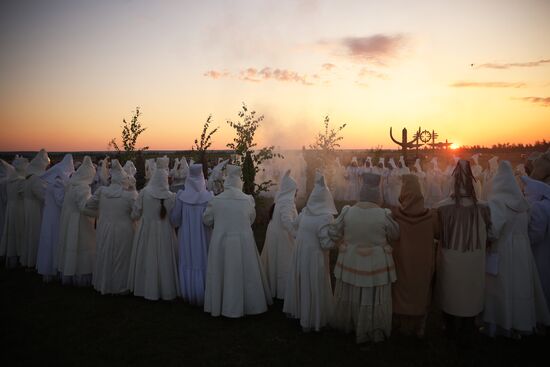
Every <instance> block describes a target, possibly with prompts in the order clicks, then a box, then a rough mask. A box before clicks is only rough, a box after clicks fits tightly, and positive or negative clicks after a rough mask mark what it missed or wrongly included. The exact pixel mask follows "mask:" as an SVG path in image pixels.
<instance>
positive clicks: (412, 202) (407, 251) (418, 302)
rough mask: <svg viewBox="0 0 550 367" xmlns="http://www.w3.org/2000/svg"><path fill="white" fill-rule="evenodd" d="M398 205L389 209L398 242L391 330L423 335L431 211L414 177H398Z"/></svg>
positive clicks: (431, 265)
mask: <svg viewBox="0 0 550 367" xmlns="http://www.w3.org/2000/svg"><path fill="white" fill-rule="evenodd" d="M402 181H403V185H402V187H401V196H400V197H399V202H400V203H401V207H399V208H395V209H394V210H393V217H394V219H395V220H396V221H397V223H399V229H400V239H399V240H398V241H396V242H394V243H393V244H392V246H393V257H394V260H395V267H396V269H395V271H396V274H397V281H396V282H395V283H393V285H392V298H393V314H394V315H393V318H394V328H395V329H396V330H398V331H401V332H403V333H405V334H409V333H414V334H416V335H417V336H419V337H422V336H424V327H425V324H426V315H427V313H428V307H429V305H430V300H431V295H432V278H433V274H434V269H435V245H434V238H435V236H436V231H437V215H436V213H435V211H431V210H430V209H426V208H425V206H424V197H423V196H422V192H421V190H420V183H419V182H418V177H416V176H415V175H412V174H405V175H403V176H402Z"/></svg>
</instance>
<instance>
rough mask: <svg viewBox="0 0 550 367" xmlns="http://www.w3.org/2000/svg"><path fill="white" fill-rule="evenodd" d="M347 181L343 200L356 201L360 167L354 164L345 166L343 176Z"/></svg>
mask: <svg viewBox="0 0 550 367" xmlns="http://www.w3.org/2000/svg"><path fill="white" fill-rule="evenodd" d="M344 177H345V179H346V182H347V188H346V194H345V195H344V200H347V201H356V200H358V199H359V190H360V189H361V168H359V167H358V166H357V164H355V165H351V166H348V167H347V168H346V175H345V176H344Z"/></svg>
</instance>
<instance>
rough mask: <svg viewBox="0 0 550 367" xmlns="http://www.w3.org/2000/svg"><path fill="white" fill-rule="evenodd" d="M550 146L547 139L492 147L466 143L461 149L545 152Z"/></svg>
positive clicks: (498, 144)
mask: <svg viewBox="0 0 550 367" xmlns="http://www.w3.org/2000/svg"><path fill="white" fill-rule="evenodd" d="M549 148H550V141H547V140H546V139H542V140H537V141H535V142H534V143H532V144H523V143H519V144H513V143H512V144H511V143H497V144H493V145H491V146H490V147H488V146H485V145H464V146H462V147H461V148H460V149H461V150H463V151H472V152H499V151H500V152H510V151H512V152H531V151H540V152H545V151H546V150H548V149H549Z"/></svg>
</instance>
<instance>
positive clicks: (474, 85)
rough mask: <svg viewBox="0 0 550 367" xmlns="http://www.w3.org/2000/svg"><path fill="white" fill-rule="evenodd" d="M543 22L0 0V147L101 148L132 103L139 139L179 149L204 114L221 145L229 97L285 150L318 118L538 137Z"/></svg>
mask: <svg viewBox="0 0 550 367" xmlns="http://www.w3.org/2000/svg"><path fill="white" fill-rule="evenodd" d="M549 19H550V1H548V0H482V1H480V0H460V1H458V0H457V1H445V0H430V1H427V0H426V1H421V0H419V1H410V0H408V1H406V0H403V1H393V0H384V1H382V0H380V1H368V0H356V1H347V0H340V1H336V0H333V1H328V0H327V1H322V0H319V1H315V0H278V1H261V0H232V1H208V0H203V1H168V0H166V1H164V0H159V1H153V0H150V1H144V0H142V1H137V0H136V1H133V0H127V1H116V0H96V1H92V0H89V1H85V0H41V1H39V0H36V1H30V0H15V1H12V0H2V1H1V2H0V50H1V51H0V128H1V134H0V151H5V150H36V149H39V148H41V147H44V148H46V149H47V150H49V151H60V150H61V151H65V150H105V149H107V143H108V141H109V140H110V139H111V138H113V137H117V138H118V139H120V138H119V136H120V125H121V123H122V118H124V117H126V118H130V117H131V114H132V111H133V110H134V109H135V107H136V106H140V107H141V110H142V112H143V118H142V122H143V124H144V125H145V126H146V127H147V131H146V132H145V133H144V134H143V135H142V137H141V139H140V142H139V143H140V145H149V146H150V148H151V149H190V147H191V145H192V142H193V140H194V138H195V137H197V136H199V134H200V131H201V128H202V124H203V123H204V121H205V120H206V118H207V117H208V115H209V114H212V115H213V119H214V124H215V125H219V126H220V127H221V129H220V132H219V133H218V134H217V135H215V138H214V146H213V148H218V149H223V148H225V144H226V143H228V142H229V141H230V140H231V139H232V136H233V131H232V130H231V128H230V127H229V126H228V125H227V124H226V120H227V119H234V118H236V117H237V112H238V110H239V108H240V105H241V103H242V102H246V103H247V105H248V106H249V107H250V108H251V109H254V110H256V111H257V112H258V113H263V114H264V115H265V120H264V125H263V126H262V128H261V130H260V131H259V132H258V134H259V135H260V136H259V142H260V144H261V145H262V144H275V145H278V146H281V147H283V148H300V147H301V146H302V145H307V144H309V143H311V142H312V140H313V136H314V134H315V132H316V131H318V130H319V129H320V128H321V125H322V121H323V118H324V116H325V115H329V116H330V118H331V122H332V123H333V124H334V125H336V124H342V123H347V124H348V126H347V127H346V129H345V130H344V133H343V136H344V140H343V144H342V147H343V148H371V147H374V146H377V145H383V146H385V147H395V145H394V144H392V143H391V141H390V139H389V137H388V131H389V128H390V126H393V127H394V130H397V135H400V133H399V131H400V130H401V128H403V127H408V128H409V130H410V131H414V130H416V129H417V128H418V126H419V125H421V126H422V127H423V128H427V129H429V130H431V129H435V130H437V131H438V132H439V134H440V137H441V138H442V139H443V140H444V139H446V138H447V139H449V141H454V142H457V143H459V144H466V145H474V144H485V145H490V144H493V143H497V142H512V143H519V142H523V143H528V142H533V141H534V140H536V139H542V138H546V139H549V138H550V21H549ZM472 64H473V65H472Z"/></svg>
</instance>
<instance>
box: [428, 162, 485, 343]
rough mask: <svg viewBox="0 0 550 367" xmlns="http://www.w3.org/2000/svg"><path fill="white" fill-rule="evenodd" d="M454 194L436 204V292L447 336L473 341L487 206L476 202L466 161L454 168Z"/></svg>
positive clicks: (480, 303)
mask: <svg viewBox="0 0 550 367" xmlns="http://www.w3.org/2000/svg"><path fill="white" fill-rule="evenodd" d="M453 179H454V186H453V194H452V195H451V196H450V197H449V198H447V199H445V200H443V201H441V202H439V203H438V205H437V211H438V217H439V236H440V238H439V240H440V242H439V248H438V252H439V254H438V255H439V256H438V263H437V266H436V269H437V271H436V287H435V293H436V298H437V299H438V303H439V305H440V307H441V311H443V318H444V321H445V330H446V333H447V337H448V338H449V339H451V340H455V339H458V342H459V343H468V342H471V340H472V336H473V334H474V333H475V317H476V316H478V315H479V314H480V313H481V312H482V311H483V306H484V299H485V258H486V257H485V253H486V251H485V250H486V243H487V238H488V230H489V228H490V226H491V218H490V210H489V207H488V206H487V205H486V203H484V202H481V201H478V200H477V197H476V196H475V189H474V186H473V180H474V177H473V174H472V170H471V168H470V162H469V161H466V160H460V161H459V162H458V164H457V165H456V168H455V170H454V172H453Z"/></svg>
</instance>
